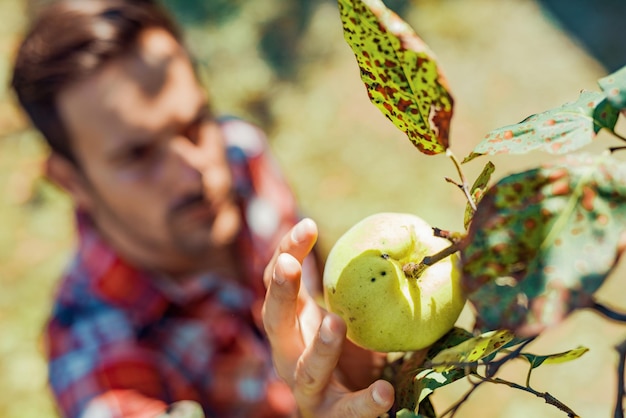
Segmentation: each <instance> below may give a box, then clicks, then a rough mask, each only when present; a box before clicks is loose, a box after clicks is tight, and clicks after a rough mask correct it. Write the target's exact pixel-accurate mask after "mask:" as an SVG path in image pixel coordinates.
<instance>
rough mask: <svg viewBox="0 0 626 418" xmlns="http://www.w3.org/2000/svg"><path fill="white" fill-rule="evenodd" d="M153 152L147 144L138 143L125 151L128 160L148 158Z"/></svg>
mask: <svg viewBox="0 0 626 418" xmlns="http://www.w3.org/2000/svg"><path fill="white" fill-rule="evenodd" d="M153 154H154V149H153V148H152V147H150V146H149V145H138V146H135V147H132V148H130V149H129V150H128V152H127V153H126V159H127V161H128V162H141V161H145V160H147V159H149V158H150V157H151V156H152V155H153Z"/></svg>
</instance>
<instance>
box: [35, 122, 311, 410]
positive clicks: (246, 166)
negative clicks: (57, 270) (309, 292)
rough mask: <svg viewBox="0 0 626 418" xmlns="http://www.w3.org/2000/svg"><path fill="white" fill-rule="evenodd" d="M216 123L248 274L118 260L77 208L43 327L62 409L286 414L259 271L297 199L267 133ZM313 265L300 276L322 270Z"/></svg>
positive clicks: (288, 401)
mask: <svg viewBox="0 0 626 418" xmlns="http://www.w3.org/2000/svg"><path fill="white" fill-rule="evenodd" d="M222 129H223V132H224V134H225V137H226V139H227V143H228V144H229V147H228V154H229V157H230V159H231V166H232V169H233V173H234V177H235V184H236V187H237V190H238V192H239V195H240V196H241V198H242V202H243V204H242V209H243V213H245V220H246V222H245V224H246V227H245V228H244V230H243V231H242V233H241V234H240V237H239V245H240V251H241V255H242V256H241V257H240V260H242V262H244V263H246V264H247V265H246V266H245V267H246V269H247V271H248V272H249V282H248V283H247V285H246V286H243V285H241V284H237V283H236V281H233V280H228V279H225V278H224V277H220V276H219V275H217V274H215V273H212V272H210V271H208V272H206V274H203V275H200V276H198V277H194V278H191V279H190V280H187V281H185V282H184V285H175V284H173V282H171V281H166V280H163V278H160V277H157V276H155V275H154V274H151V273H148V272H146V271H143V270H141V269H138V268H136V267H134V266H131V265H129V264H128V263H126V262H124V261H123V260H122V259H120V258H119V257H118V256H117V254H116V253H115V251H114V250H113V249H112V248H111V247H109V246H108V245H107V243H106V242H104V241H103V239H102V238H101V237H100V235H99V234H98V232H97V231H96V230H95V229H94V228H93V226H92V225H91V224H90V222H89V221H88V219H87V218H86V217H84V216H82V215H79V223H78V224H79V232H80V244H79V248H78V250H77V254H76V256H75V258H74V260H73V263H72V264H71V266H70V268H69V269H68V271H67V273H66V276H65V278H64V280H63V281H62V282H61V285H60V288H59V291H58V295H57V298H56V303H55V306H54V311H53V314H52V317H51V319H50V321H49V323H48V326H47V329H46V346H47V350H48V356H49V381H50V386H51V387H52V389H53V393H54V395H55V397H56V401H57V403H58V405H59V408H60V410H61V412H62V414H63V415H64V416H69V417H99V418H100V417H102V418H104V417H107V418H108V417H115V418H117V417H137V418H139V417H153V416H156V415H158V414H159V413H162V412H163V411H164V410H165V408H166V407H167V405H168V404H170V403H172V402H175V401H178V400H193V401H196V402H198V403H199V404H200V405H202V407H203V409H204V411H205V414H206V415H207V416H208V417H244V416H245V417H251V416H254V417H281V416H287V415H291V414H293V412H294V402H293V399H292V397H291V393H290V391H289V389H288V388H287V387H286V386H285V385H284V384H283V383H282V382H281V381H279V380H278V379H277V377H276V376H275V374H274V371H273V367H272V362H271V357H270V352H269V348H268V344H267V341H266V339H265V337H264V334H263V330H262V326H261V324H260V321H259V317H260V309H261V306H262V302H263V297H264V294H265V290H264V287H263V283H262V274H263V269H264V267H265V265H266V263H267V262H268V261H269V259H270V257H271V255H272V252H273V250H274V248H276V245H277V242H278V240H279V239H280V237H281V236H282V235H283V233H284V232H285V231H286V230H287V229H288V228H289V227H291V226H292V225H293V224H294V222H295V221H296V220H297V213H296V205H295V202H294V198H293V196H292V194H291V192H290V190H289V188H288V186H287V184H286V183H285V181H284V180H283V178H282V176H281V175H280V173H279V172H278V170H277V169H276V166H275V164H273V163H272V161H271V160H270V159H269V157H268V155H267V153H266V143H265V139H264V137H263V135H262V133H261V132H260V131H259V130H258V129H257V128H255V127H253V126H251V125H249V124H247V123H244V122H242V121H238V120H228V121H224V122H222ZM305 265H306V263H305ZM313 266H314V263H308V267H306V268H307V269H308V270H309V272H308V273H307V274H312V275H314V274H317V272H316V271H315V269H314V267H313Z"/></svg>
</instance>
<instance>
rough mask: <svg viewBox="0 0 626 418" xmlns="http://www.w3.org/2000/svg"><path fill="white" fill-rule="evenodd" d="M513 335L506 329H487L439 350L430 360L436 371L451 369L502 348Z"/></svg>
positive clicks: (477, 359) (475, 360)
mask: <svg viewBox="0 0 626 418" xmlns="http://www.w3.org/2000/svg"><path fill="white" fill-rule="evenodd" d="M513 338H515V335H513V333H512V332H510V331H508V330H497V331H488V332H486V333H484V334H482V335H479V336H477V337H473V338H469V339H467V340H465V341H463V342H462V343H460V344H458V345H455V346H454V347H450V348H448V349H445V350H443V351H441V352H440V353H439V354H437V355H436V356H435V357H434V358H433V359H432V360H431V362H430V367H432V369H434V370H435V371H437V372H447V371H452V370H454V369H455V368H459V364H460V363H473V362H477V361H479V360H481V359H483V358H485V357H487V356H489V355H491V354H492V353H494V352H496V351H498V350H499V349H501V348H503V347H504V346H505V345H506V344H507V343H508V342H509V341H511V340H513Z"/></svg>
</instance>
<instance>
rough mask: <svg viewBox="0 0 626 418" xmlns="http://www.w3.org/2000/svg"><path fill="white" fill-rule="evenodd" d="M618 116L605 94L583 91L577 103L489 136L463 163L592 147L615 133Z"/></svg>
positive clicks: (534, 116) (558, 152)
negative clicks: (599, 135)
mask: <svg viewBox="0 0 626 418" xmlns="http://www.w3.org/2000/svg"><path fill="white" fill-rule="evenodd" d="M618 116H619V110H618V109H616V108H615V107H613V106H612V105H611V104H610V103H609V102H608V101H607V98H606V96H605V95H604V94H603V93H599V92H593V91H583V92H581V94H580V96H579V98H578V100H576V101H574V102H569V103H566V104H564V105H562V106H561V107H558V108H555V109H550V110H548V111H545V112H543V113H539V114H536V115H532V116H529V117H528V118H526V119H524V120H523V121H521V122H520V123H517V124H515V125H508V126H504V127H502V128H498V129H495V130H493V131H491V132H489V133H488V134H487V135H486V136H485V139H483V140H482V141H481V142H480V143H479V144H478V145H477V146H476V148H474V151H473V152H472V153H471V154H470V155H469V156H467V157H466V158H465V160H463V162H467V161H470V160H473V159H474V158H476V157H478V156H480V155H484V154H490V155H494V154H525V153H527V152H530V151H533V150H543V151H546V152H549V153H551V154H564V153H567V152H571V151H574V150H576V149H578V148H580V147H582V146H584V145H587V144H589V143H590V142H591V141H592V140H593V139H594V138H595V136H596V134H597V133H598V132H599V131H600V129H602V128H606V129H609V130H610V131H612V130H613V128H614V127H615V124H616V123H617V118H618Z"/></svg>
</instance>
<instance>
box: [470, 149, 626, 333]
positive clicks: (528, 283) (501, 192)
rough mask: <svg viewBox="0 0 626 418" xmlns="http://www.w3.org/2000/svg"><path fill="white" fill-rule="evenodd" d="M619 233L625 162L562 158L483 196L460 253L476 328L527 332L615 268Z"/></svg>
mask: <svg viewBox="0 0 626 418" xmlns="http://www.w3.org/2000/svg"><path fill="white" fill-rule="evenodd" d="M625 229H626V165H625V164H624V163H623V162H621V161H619V160H616V159H614V158H612V157H611V156H608V155H605V156H591V155H586V154H582V155H570V156H566V157H565V158H561V159H559V160H558V161H556V162H554V163H552V164H549V165H545V166H543V167H541V168H537V169H533V170H529V171H525V172H522V173H518V174H514V175H511V176H508V177H506V178H504V179H502V180H501V181H499V182H498V183H497V184H496V185H495V186H493V187H492V188H491V189H489V190H488V191H487V193H486V194H485V196H484V197H483V199H482V200H481V202H480V203H479V205H478V210H477V211H476V213H475V214H474V219H473V220H472V223H471V225H470V228H469V231H468V241H469V243H468V245H467V246H466V247H465V248H463V249H462V250H461V259H462V264H463V266H462V270H463V277H462V285H463V287H464V289H465V291H466V293H467V294H468V298H469V300H470V302H471V303H472V304H473V305H474V308H475V309H476V314H477V326H478V327H479V329H511V330H514V331H515V332H516V334H518V335H522V336H523V335H535V334H537V333H539V332H541V331H542V330H543V329H544V328H545V327H547V326H550V325H553V324H556V323H559V322H560V321H561V320H562V319H563V318H565V317H566V316H567V315H568V314H569V312H571V311H572V310H573V309H576V308H579V307H585V306H589V305H590V304H591V303H592V300H591V295H592V294H593V292H595V291H596V290H597V289H598V288H599V287H600V285H601V284H602V283H603V281H604V279H605V278H606V276H607V275H608V274H609V273H610V272H611V270H612V269H613V268H614V266H615V264H616V262H617V258H618V256H619V254H620V253H621V251H623V244H622V243H621V242H620V236H621V234H622V232H623V231H624V230H625Z"/></svg>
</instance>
